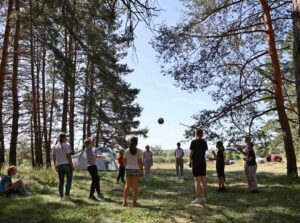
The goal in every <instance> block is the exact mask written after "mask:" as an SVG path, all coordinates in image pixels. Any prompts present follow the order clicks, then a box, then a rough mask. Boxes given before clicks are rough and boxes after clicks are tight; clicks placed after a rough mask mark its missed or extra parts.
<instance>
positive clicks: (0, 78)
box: [0, 0, 13, 168]
mask: <svg viewBox="0 0 300 223" xmlns="http://www.w3.org/2000/svg"><path fill="white" fill-rule="evenodd" d="M12 11H13V0H9V1H8V7H7V17H6V25H5V31H4V38H3V44H2V57H1V64H0V168H1V167H2V165H3V164H4V162H5V156H4V152H5V145H4V126H3V124H4V123H3V114H2V113H3V95H4V92H3V91H4V84H5V76H6V68H7V58H8V44H9V35H10V20H11V19H10V16H11V13H12Z"/></svg>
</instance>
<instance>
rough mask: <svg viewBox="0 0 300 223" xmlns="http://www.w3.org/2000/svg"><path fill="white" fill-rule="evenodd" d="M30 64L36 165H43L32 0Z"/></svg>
mask: <svg viewBox="0 0 300 223" xmlns="http://www.w3.org/2000/svg"><path fill="white" fill-rule="evenodd" d="M29 3H30V64H31V85H32V86H31V87H32V95H31V97H32V100H31V103H32V115H33V129H34V145H35V146H34V148H35V165H34V166H35V167H36V166H38V167H39V166H41V163H42V161H41V160H40V157H41V155H40V154H41V152H42V148H41V145H40V140H39V132H38V120H37V103H36V85H35V74H34V60H35V54H34V36H33V26H32V0H30V2H29Z"/></svg>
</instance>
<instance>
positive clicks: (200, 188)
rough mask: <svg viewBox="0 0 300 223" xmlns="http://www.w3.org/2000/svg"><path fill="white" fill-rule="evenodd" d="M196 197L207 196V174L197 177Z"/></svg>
mask: <svg viewBox="0 0 300 223" xmlns="http://www.w3.org/2000/svg"><path fill="white" fill-rule="evenodd" d="M194 179H195V191H196V198H197V199H200V198H201V197H207V182H206V177H205V176H199V177H195V178H194Z"/></svg>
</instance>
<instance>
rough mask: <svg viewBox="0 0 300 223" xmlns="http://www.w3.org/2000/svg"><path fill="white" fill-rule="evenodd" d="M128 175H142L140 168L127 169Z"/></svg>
mask: <svg viewBox="0 0 300 223" xmlns="http://www.w3.org/2000/svg"><path fill="white" fill-rule="evenodd" d="M125 172H126V177H139V176H140V175H141V173H140V170H138V169H126V170H125Z"/></svg>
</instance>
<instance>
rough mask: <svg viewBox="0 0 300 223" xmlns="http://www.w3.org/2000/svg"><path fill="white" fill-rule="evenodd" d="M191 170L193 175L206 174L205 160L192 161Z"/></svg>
mask: <svg viewBox="0 0 300 223" xmlns="http://www.w3.org/2000/svg"><path fill="white" fill-rule="evenodd" d="M192 172H193V176H194V177H199V176H201V177H205V176H206V162H205V161H203V162H194V161H193V162H192Z"/></svg>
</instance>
